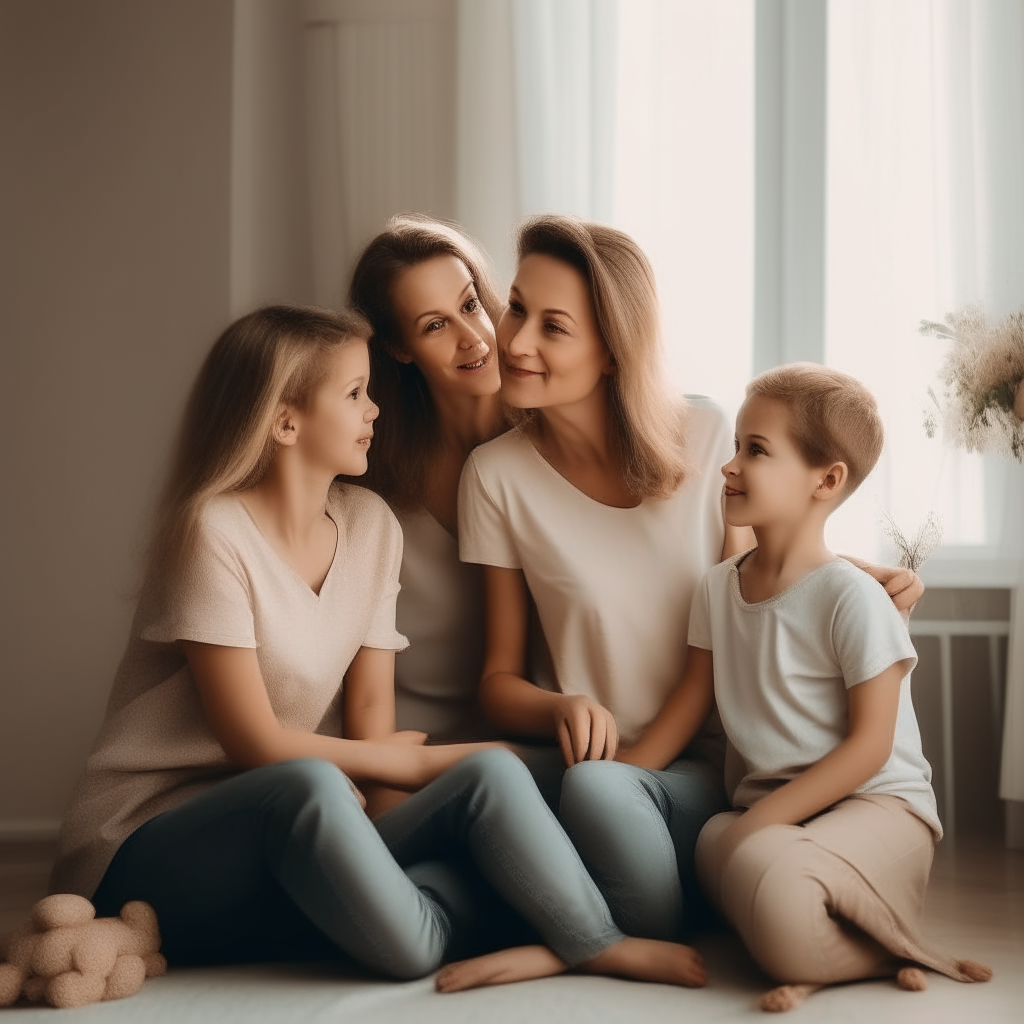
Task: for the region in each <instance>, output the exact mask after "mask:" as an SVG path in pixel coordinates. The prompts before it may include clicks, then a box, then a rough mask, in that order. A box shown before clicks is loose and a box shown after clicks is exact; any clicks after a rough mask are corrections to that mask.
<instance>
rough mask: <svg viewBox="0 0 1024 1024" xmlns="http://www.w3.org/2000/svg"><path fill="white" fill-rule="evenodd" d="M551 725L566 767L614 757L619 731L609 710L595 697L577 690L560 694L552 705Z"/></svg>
mask: <svg viewBox="0 0 1024 1024" xmlns="http://www.w3.org/2000/svg"><path fill="white" fill-rule="evenodd" d="M554 725H555V736H556V737H557V738H558V745H559V746H560V747H561V748H562V757H563V758H564V759H565V763H566V766H567V767H570V768H571V767H572V766H573V765H574V764H577V763H578V762H580V761H601V760H611V759H612V758H613V757H615V751H616V749H617V747H618V745H619V731H618V729H617V728H616V726H615V719H614V718H613V717H612V713H611V712H610V711H609V710H608V709H607V708H606V707H604V706H603V705H601V704H598V703H597V701H594V700H591V699H590V698H589V697H584V696H582V695H579V694H574V695H566V696H563V697H562V699H561V700H560V701H559V702H558V704H557V706H556V709H555V716H554Z"/></svg>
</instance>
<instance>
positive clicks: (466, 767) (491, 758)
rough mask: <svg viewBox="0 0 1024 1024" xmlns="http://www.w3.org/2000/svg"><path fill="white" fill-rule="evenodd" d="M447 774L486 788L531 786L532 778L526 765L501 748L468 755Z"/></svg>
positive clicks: (510, 752)
mask: <svg viewBox="0 0 1024 1024" xmlns="http://www.w3.org/2000/svg"><path fill="white" fill-rule="evenodd" d="M448 773H449V774H450V775H452V776H453V777H454V778H459V779H464V780H466V781H470V782H474V783H482V784H484V785H486V786H487V787H488V788H492V787H495V788H506V787H511V788H515V789H519V788H520V787H522V786H523V785H529V786H533V777H532V776H531V775H530V772H529V769H528V768H527V767H526V765H525V764H523V762H522V761H521V760H520V759H519V758H518V757H517V756H516V755H515V754H513V753H512V751H511V750H505V749H504V748H502V747H495V748H493V749H489V750H479V751H477V752H476V753H475V754H470V755H469V757H464V758H463V759H462V760H461V761H459V762H458V763H457V764H455V765H454V766H453V767H451V768H449V769H448Z"/></svg>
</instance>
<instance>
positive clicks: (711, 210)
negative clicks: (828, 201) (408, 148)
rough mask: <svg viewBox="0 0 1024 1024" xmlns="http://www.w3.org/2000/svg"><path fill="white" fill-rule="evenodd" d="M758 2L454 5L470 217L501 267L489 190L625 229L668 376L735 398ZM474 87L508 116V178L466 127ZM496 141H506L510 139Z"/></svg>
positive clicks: (690, 388) (506, 204)
mask: <svg viewBox="0 0 1024 1024" xmlns="http://www.w3.org/2000/svg"><path fill="white" fill-rule="evenodd" d="M753 10H754V6H753V0H735V2H732V3H729V4H722V3H713V2H708V0H629V2H628V3H621V2H618V0H514V2H510V0H464V3H463V5H462V6H461V7H460V54H461V57H460V60H461V64H460V76H459V81H460V86H459V94H460V103H461V104H463V108H462V109H463V113H462V115H461V116H460V122H459V123H460V126H461V131H460V140H459V153H460V161H461V162H460V169H461V176H460V182H461V184H460V191H459V203H460V212H462V213H464V223H465V224H466V226H467V227H468V228H469V229H470V230H471V231H473V232H474V233H475V234H477V235H478V236H479V237H480V238H481V240H482V241H484V243H485V245H488V246H489V247H490V248H491V250H492V252H495V254H496V262H497V263H498V264H499V266H500V267H505V266H507V267H508V269H509V270H511V261H507V258H506V257H505V251H506V248H507V237H505V238H503V237H501V236H500V229H499V227H498V226H497V225H496V224H494V222H493V220H492V221H490V222H488V220H487V215H486V209H487V208H488V205H489V203H490V202H494V201H495V200H497V202H498V203H499V204H500V205H501V207H502V208H503V209H505V210H511V209H514V210H515V211H516V213H517V214H518V215H520V216H522V215H526V214H533V213H541V212H558V213H572V214H578V215H580V216H584V217H589V218H593V219H595V220H600V221H603V222H605V223H608V224H612V225H614V226H616V227H620V228H622V229H623V230H625V231H628V232H629V233H630V234H632V235H633V236H634V237H635V238H636V239H637V240H638V241H639V242H640V244H641V245H642V246H643V247H644V250H645V251H646V252H647V254H648V255H649V256H650V258H651V260H652V263H653V264H654V268H655V272H656V274H657V277H658V283H659V290H660V294H661V300H662V307H663V326H664V335H665V342H666V353H667V356H668V364H669V370H670V373H671V376H672V379H673V382H674V383H675V385H676V386H677V387H678V388H679V389H680V390H681V391H686V392H697V393H704V394H709V395H711V396H712V397H714V398H716V399H717V400H718V401H720V402H721V403H722V404H723V405H725V406H726V408H727V409H728V410H729V411H730V413H731V412H733V411H735V409H736V407H737V406H738V405H739V400H740V397H741V395H742V390H743V385H744V383H745V382H746V380H747V379H748V378H749V376H750V368H751V318H752V301H753V300H752V295H753V173H754V168H753V128H754V122H753V117H754V104H753V99H754V94H753V22H754V15H753ZM503 25H505V26H508V30H509V31H510V32H511V37H512V40H513V56H512V59H511V61H509V58H508V57H507V55H506V53H505V51H504V49H503V46H502V42H501V30H502V26H503ZM481 53H487V54H489V55H496V56H495V57H494V59H495V61H496V65H497V66H496V67H494V66H485V63H484V61H483V60H482V59H481V57H480V54H481ZM488 59H490V56H489V58H488ZM506 67H507V68H508V71H507V72H503V71H502V69H503V68H506ZM503 73H510V74H511V75H512V77H513V82H512V83H511V86H508V85H505V86H502V84H501V77H502V74H503ZM481 76H483V78H481ZM484 82H486V84H484ZM482 90H483V91H487V93H488V95H489V96H490V97H491V99H492V101H493V100H495V99H497V101H498V102H497V105H496V106H495V105H494V104H493V103H492V106H491V108H490V110H489V111H488V115H489V117H490V118H492V119H500V120H504V119H505V118H508V119H509V120H510V121H511V123H513V124H514V125H515V140H514V142H515V148H514V152H515V181H514V183H513V182H512V180H511V179H510V175H509V171H508V157H507V156H506V158H505V162H504V163H503V165H502V167H501V168H500V169H498V168H496V167H495V165H494V163H493V162H491V158H490V157H489V156H488V154H487V153H486V152H485V151H483V150H481V149H480V148H479V147H477V146H475V145H474V143H473V141H472V140H473V139H475V138H476V137H477V136H478V133H479V132H480V131H481V130H483V129H481V127H480V125H481V118H483V117H484V111H483V110H482V109H481V104H480V102H479V100H478V97H479V96H480V95H482ZM463 96H464V97H465V98H462V97H463ZM474 115H475V116H474ZM510 115H513V116H511V117H510ZM488 123H490V122H488ZM506 123H508V122H506ZM499 145H500V146H502V147H504V152H506V153H507V152H508V149H507V147H508V139H507V138H506V139H503V140H501V142H500V143H499ZM496 171H497V176H498V177H499V178H500V182H501V183H500V186H499V188H498V189H497V190H495V189H494V188H493V187H492V182H493V180H494V175H495V172H496ZM510 188H514V190H515V194H514V199H513V201H512V202H510V201H509V198H510V197H509V189H510ZM484 196H488V197H489V199H487V200H485V199H484ZM506 230H507V229H506Z"/></svg>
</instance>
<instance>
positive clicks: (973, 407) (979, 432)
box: [920, 305, 1024, 462]
mask: <svg viewBox="0 0 1024 1024" xmlns="http://www.w3.org/2000/svg"><path fill="white" fill-rule="evenodd" d="M920 332H921V333H922V334H931V335H933V336H935V337H937V338H946V339H949V340H950V341H952V342H953V344H952V345H951V346H950V349H949V352H948V353H947V355H946V358H945V361H944V362H943V364H942V368H941V370H940V371H939V379H940V381H941V393H940V394H936V392H935V390H934V389H932V388H929V389H928V394H929V395H930V396H931V398H932V401H933V402H934V408H933V409H931V410H929V411H928V412H927V413H926V414H925V432H926V433H927V434H928V436H929V437H934V436H935V434H936V432H937V431H938V430H939V428H940V427H941V429H942V432H943V434H944V435H945V437H946V439H947V440H948V441H949V442H950V443H951V444H953V445H955V446H956V447H958V448H964V449H966V450H967V451H969V452H994V453H996V454H999V455H1008V456H1010V457H1011V458H1013V459H1016V460H1017V461H1018V462H1024V308H1022V309H1020V310H1018V311H1017V312H1016V313H1010V314H1009V315H1008V316H1005V317H1003V319H1002V320H999V321H997V322H996V323H991V322H990V321H989V320H988V318H987V317H986V316H985V312H984V310H983V309H982V308H981V306H978V305H971V306H965V307H964V308H963V309H960V310H957V312H955V313H950V314H949V315H948V316H947V317H946V320H945V323H934V322H932V321H930V320H922V321H921V326H920Z"/></svg>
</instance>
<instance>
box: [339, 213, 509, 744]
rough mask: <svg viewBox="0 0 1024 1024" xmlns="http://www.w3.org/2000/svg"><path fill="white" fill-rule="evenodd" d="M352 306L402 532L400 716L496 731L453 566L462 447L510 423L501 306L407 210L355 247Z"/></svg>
mask: <svg viewBox="0 0 1024 1024" xmlns="http://www.w3.org/2000/svg"><path fill="white" fill-rule="evenodd" d="M350 295H351V300H352V302H353V304H354V305H355V306H357V307H358V308H359V309H360V310H361V311H362V312H363V314H364V315H365V316H366V318H367V319H368V320H369V321H370V324H371V326H372V328H373V333H372V335H371V338H370V356H371V360H372V364H373V383H372V386H371V387H372V391H373V395H374V397H375V399H376V400H377V401H378V402H379V403H380V406H381V409H382V415H381V418H380V420H379V421H378V423H377V424H376V436H375V438H374V454H373V458H372V459H371V460H370V470H369V472H368V473H367V475H366V477H365V483H366V484H367V485H368V486H369V487H372V488H373V489H374V490H375V491H377V493H378V494H380V495H381V496H382V497H384V498H385V499H386V500H387V501H388V503H389V504H390V505H391V507H392V509H393V510H394V512H395V514H396V515H397V516H398V519H399V522H400V523H401V525H402V531H403V534H404V536H405V548H404V554H403V557H402V571H401V584H402V590H401V592H400V594H399V597H398V609H397V621H398V628H399V629H400V630H401V632H402V633H403V634H404V635H405V636H407V637H408V638H409V640H410V648H409V651H408V652H407V653H405V654H403V656H402V657H401V658H399V659H398V660H397V662H396V665H395V686H396V691H397V714H398V724H399V726H400V727H403V728H412V729H423V730H426V731H428V732H429V733H430V734H431V736H432V737H433V738H436V739H452V738H456V737H459V738H479V737H482V736H486V735H491V734H492V733H493V730H492V728H491V727H490V726H488V724H487V723H486V722H485V721H484V719H483V716H482V714H481V713H480V710H479V707H478V704H477V700H476V686H477V682H478V680H479V678H480V668H481V665H482V663H483V590H482V582H481V574H480V570H479V568H478V567H477V566H472V565H466V564H464V563H461V562H460V561H459V551H458V544H457V541H456V539H455V533H456V496H457V491H458V482H459V474H460V473H461V472H462V466H463V464H464V462H465V460H466V456H467V454H468V453H469V451H470V450H471V449H472V448H473V447H474V446H476V445H477V444H479V443H480V442H481V441H486V440H488V439H489V438H492V437H494V436H495V435H496V434H498V433H500V432H501V431H502V430H503V429H505V427H506V426H507V424H506V421H505V416H504V413H503V410H502V407H501V404H500V402H499V400H498V386H499V377H498V360H497V355H496V351H495V343H494V326H493V324H494V322H495V321H497V318H498V315H499V314H500V312H501V303H500V301H499V299H498V296H497V293H496V292H495V290H494V286H493V284H492V283H491V279H490V272H489V270H488V266H487V261H486V258H485V257H484V255H483V254H482V253H481V252H480V251H479V250H478V249H477V247H476V246H475V245H474V243H473V242H472V241H471V240H470V239H469V238H467V237H466V236H465V235H463V234H462V233H461V232H460V231H459V230H457V229H456V228H454V227H452V226H451V225H449V224H445V223H442V222H440V221H436V220H432V219H431V218H429V217H421V216H410V215H404V216H401V217H395V218H393V219H392V220H390V221H389V222H388V224H387V226H386V228H385V230H384V231H383V232H381V233H380V234H379V235H377V237H376V238H374V239H373V240H372V241H371V242H370V243H369V244H368V245H367V247H366V249H365V250H364V251H363V253H362V255H361V256H360V258H359V262H358V264H357V266H356V269H355V273H354V274H353V278H352V285H351V290H350Z"/></svg>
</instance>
